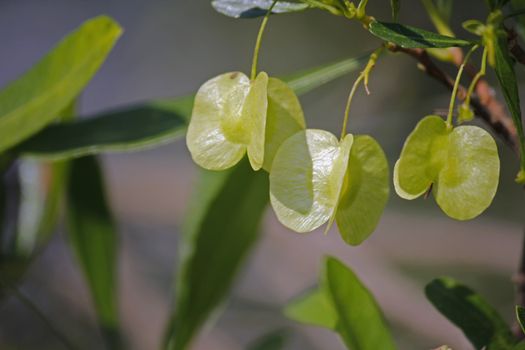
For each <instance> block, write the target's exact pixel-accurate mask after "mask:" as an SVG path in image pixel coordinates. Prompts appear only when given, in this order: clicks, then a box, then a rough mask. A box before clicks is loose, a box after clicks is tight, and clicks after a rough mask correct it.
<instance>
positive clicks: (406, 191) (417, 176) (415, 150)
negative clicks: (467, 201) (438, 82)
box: [394, 116, 448, 199]
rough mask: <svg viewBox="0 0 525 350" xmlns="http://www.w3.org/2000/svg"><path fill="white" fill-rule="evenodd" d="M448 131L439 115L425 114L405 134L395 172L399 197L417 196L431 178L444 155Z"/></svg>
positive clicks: (437, 170)
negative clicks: (406, 134) (407, 134)
mask: <svg viewBox="0 0 525 350" xmlns="http://www.w3.org/2000/svg"><path fill="white" fill-rule="evenodd" d="M447 134H448V131H447V129H446V124H445V121H444V120H443V119H442V118H441V117H439V116H427V117H425V118H423V119H422V120H421V121H420V122H419V123H418V124H417V126H416V128H415V129H414V131H412V133H411V134H410V135H409V136H408V138H407V140H406V141H405V145H404V146H403V150H402V151H401V156H400V157H399V160H398V164H397V169H396V170H397V171H396V173H395V175H394V176H395V180H396V181H397V186H396V190H397V189H400V190H401V191H400V192H398V195H399V196H400V197H403V198H406V199H414V198H417V197H419V196H420V195H422V194H423V193H425V192H426V191H427V190H428V188H429V187H430V185H431V184H432V183H433V182H434V180H435V179H436V177H437V173H438V172H439V170H440V169H441V167H442V164H443V162H444V159H445V155H446V142H447Z"/></svg>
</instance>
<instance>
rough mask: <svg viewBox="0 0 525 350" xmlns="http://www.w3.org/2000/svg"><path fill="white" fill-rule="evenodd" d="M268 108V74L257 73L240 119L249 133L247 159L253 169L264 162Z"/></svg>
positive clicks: (259, 166)
mask: <svg viewBox="0 0 525 350" xmlns="http://www.w3.org/2000/svg"><path fill="white" fill-rule="evenodd" d="M267 109H268V75H267V74H266V73H264V72H261V73H259V75H257V78H255V80H254V81H253V82H252V83H251V88H250V92H249V93H248V96H247V97H246V101H245V103H244V108H243V111H242V114H243V115H242V120H243V122H244V123H245V126H246V129H247V131H248V132H249V134H250V141H249V143H248V159H249V160H250V164H251V166H252V168H253V170H259V169H261V167H262V165H263V162H264V139H265V134H266V112H267Z"/></svg>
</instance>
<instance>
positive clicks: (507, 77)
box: [495, 37, 525, 171]
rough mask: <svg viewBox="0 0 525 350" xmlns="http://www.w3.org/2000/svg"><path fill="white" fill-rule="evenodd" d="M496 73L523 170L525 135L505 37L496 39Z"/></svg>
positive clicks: (524, 166) (512, 64)
mask: <svg viewBox="0 0 525 350" xmlns="http://www.w3.org/2000/svg"><path fill="white" fill-rule="evenodd" d="M495 51H496V52H495V53H496V67H495V69H496V75H497V77H498V80H499V83H500V86H501V89H502V91H503V95H504V96H505V101H506V102H507V106H508V108H509V111H510V114H511V116H512V121H513V122H514V126H515V127H516V131H517V133H518V135H517V136H518V140H519V147H520V156H521V170H522V171H524V170H525V136H524V134H523V124H522V120H521V108H520V96H519V91H518V82H517V80H516V74H515V72H514V62H513V60H512V58H511V57H510V54H509V50H508V47H507V41H506V39H505V38H503V37H500V38H498V40H496V47H495Z"/></svg>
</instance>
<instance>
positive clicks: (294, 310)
mask: <svg viewBox="0 0 525 350" xmlns="http://www.w3.org/2000/svg"><path fill="white" fill-rule="evenodd" d="M284 314H285V315H286V317H288V318H289V319H291V320H294V321H296V322H299V323H304V324H307V325H311V326H318V327H323V328H328V329H331V330H334V331H335V330H336V329H337V323H338V321H339V317H338V316H337V311H336V310H335V308H334V306H333V304H332V301H331V300H330V296H329V295H328V293H325V290H323V289H319V288H317V289H314V290H311V291H308V292H307V293H305V294H304V295H302V296H299V297H297V298H295V299H294V300H293V301H292V302H291V303H289V304H288V305H286V308H285V309H284Z"/></svg>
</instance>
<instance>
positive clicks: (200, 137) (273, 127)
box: [186, 72, 305, 171]
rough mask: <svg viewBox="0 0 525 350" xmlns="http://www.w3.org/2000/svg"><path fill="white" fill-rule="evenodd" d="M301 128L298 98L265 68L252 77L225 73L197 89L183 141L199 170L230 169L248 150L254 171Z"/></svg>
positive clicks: (268, 164) (266, 164)
mask: <svg viewBox="0 0 525 350" xmlns="http://www.w3.org/2000/svg"><path fill="white" fill-rule="evenodd" d="M304 128H305V122H304V115H303V111H302V108H301V105H300V103H299V100H298V99H297V96H296V95H295V93H294V92H293V91H292V89H291V88H290V87H288V85H286V84H285V83H284V82H283V81H281V80H279V79H276V78H269V77H268V75H267V74H266V73H265V72H261V73H259V74H258V75H257V77H256V78H255V79H254V80H252V81H250V79H249V78H248V77H247V76H246V75H245V74H243V73H241V72H230V73H225V74H221V75H219V76H217V77H215V78H212V79H210V80H208V81H207V82H206V83H204V84H203V85H202V86H201V88H200V89H199V91H198V92H197V95H196V96H195V103H194V107H193V112H192V117H191V120H190V124H189V126H188V133H187V135H186V144H187V146H188V149H189V150H190V153H191V156H192V158H193V160H194V161H195V163H197V164H198V165H200V166H201V167H203V168H205V169H209V170H223V169H227V168H230V167H232V166H234V165H235V164H237V162H239V160H241V158H242V157H243V156H244V154H245V153H248V158H249V160H250V164H251V166H252V168H253V169H254V170H259V169H260V168H261V167H262V168H264V169H265V170H267V171H269V170H270V168H271V164H272V161H273V158H274V156H275V153H276V151H277V149H278V148H279V146H280V145H281V143H282V142H283V141H284V140H285V139H286V138H287V137H289V136H291V135H293V134H294V133H296V132H297V131H299V130H302V129H304Z"/></svg>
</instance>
